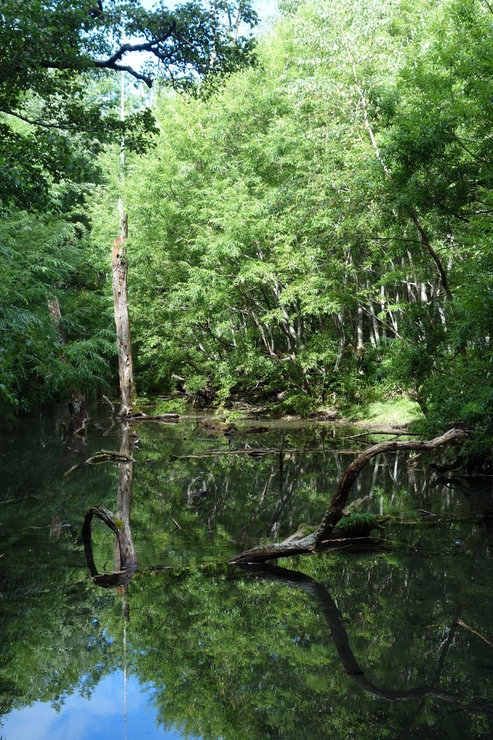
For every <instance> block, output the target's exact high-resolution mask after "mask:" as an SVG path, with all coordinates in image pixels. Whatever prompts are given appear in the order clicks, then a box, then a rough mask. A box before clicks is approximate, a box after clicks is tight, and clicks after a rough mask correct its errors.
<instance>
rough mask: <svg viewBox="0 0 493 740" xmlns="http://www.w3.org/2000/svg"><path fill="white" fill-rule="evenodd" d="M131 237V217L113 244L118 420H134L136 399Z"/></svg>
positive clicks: (123, 224)
mask: <svg viewBox="0 0 493 740" xmlns="http://www.w3.org/2000/svg"><path fill="white" fill-rule="evenodd" d="M127 236H128V215H127V214H125V216H124V217H123V218H122V231H121V236H119V237H118V238H117V239H115V241H114V242H113V247H112V253H113V300H114V309H115V326H116V333H117V346H118V370H119V375H120V393H121V406H120V411H119V413H118V416H122V417H127V416H132V409H133V404H134V399H135V388H134V375H133V364H132V343H131V340H130V317H129V311H128V295H127V258H126V250H125V241H126V239H127Z"/></svg>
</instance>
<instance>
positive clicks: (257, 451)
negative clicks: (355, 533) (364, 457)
mask: <svg viewBox="0 0 493 740" xmlns="http://www.w3.org/2000/svg"><path fill="white" fill-rule="evenodd" d="M329 451H330V452H337V453H338V454H339V455H354V450H310V449H307V448H306V449H305V448H304V447H293V448H289V449H286V450H285V449H282V448H281V449H279V447H277V448H275V447H242V448H238V449H231V448H229V447H228V448H225V449H223V450H209V451H208V452H204V453H203V454H201V455H170V457H169V459H170V460H201V459H203V458H205V457H218V456H220V455H248V456H249V457H264V456H265V455H281V454H282V455H317V454H320V455H322V454H324V453H325V454H327V452H329Z"/></svg>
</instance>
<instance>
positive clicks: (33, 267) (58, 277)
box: [0, 212, 115, 411]
mask: <svg viewBox="0 0 493 740" xmlns="http://www.w3.org/2000/svg"><path fill="white" fill-rule="evenodd" d="M81 229H82V227H81V225H80V224H70V223H68V222H67V221H64V220H62V219H60V218H57V217H46V218H41V217H35V216H31V215H29V214H26V213H23V212H15V213H11V214H9V217H8V218H6V219H4V220H3V221H2V222H0V244H1V250H0V264H1V270H2V283H1V285H0V337H1V339H0V403H1V405H2V408H3V410H4V411H5V410H6V409H7V410H8V409H9V408H11V409H12V408H16V409H19V410H28V409H30V408H32V406H33V405H34V404H35V403H39V402H49V401H55V400H58V399H61V398H67V397H69V396H70V392H71V391H80V392H85V393H89V394H90V393H95V392H97V391H98V390H99V389H100V388H101V387H107V385H108V381H109V377H110V373H111V369H110V367H109V362H108V361H109V359H110V358H111V357H112V356H113V355H114V354H115V350H114V343H113V335H112V333H111V332H110V331H108V329H107V328H106V326H107V325H106V324H105V321H104V315H105V313H106V309H105V306H104V301H102V300H101V298H100V297H99V296H98V294H97V291H95V290H94V288H95V287H96V286H94V285H91V283H90V281H91V278H92V273H91V270H90V269H89V268H90V261H89V260H88V259H87V258H88V254H87V253H86V252H85V251H84V250H85V249H87V242H85V241H84V240H82V239H81V238H80V236H79V235H80V233H81ZM87 288H90V289H91V292H87ZM58 306H59V308H60V311H61V315H60V314H59V313H58Z"/></svg>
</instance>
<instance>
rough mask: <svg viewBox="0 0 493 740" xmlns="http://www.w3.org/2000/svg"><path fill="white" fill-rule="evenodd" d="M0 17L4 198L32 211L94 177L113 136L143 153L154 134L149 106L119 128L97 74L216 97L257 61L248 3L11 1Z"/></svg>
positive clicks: (0, 195)
mask: <svg viewBox="0 0 493 740" xmlns="http://www.w3.org/2000/svg"><path fill="white" fill-rule="evenodd" d="M0 19H1V23H0V47H1V52H0V114H1V115H0V155H1V160H0V167H1V169H0V172H1V181H2V186H1V187H2V189H1V191H0V200H1V202H2V203H3V204H4V205H8V204H9V203H14V204H16V205H21V206H22V207H28V208H29V209H32V208H34V207H36V206H38V207H41V206H43V205H45V204H46V196H47V191H48V186H49V183H50V182H52V181H55V182H57V181H60V180H61V179H68V180H76V181H77V180H82V181H84V179H87V177H88V174H89V173H90V172H91V160H92V159H93V158H94V156H95V155H97V154H98V152H99V151H100V150H101V146H102V145H103V144H105V143H108V142H110V141H115V140H116V139H115V136H122V135H125V142H126V147H127V148H128V149H129V150H132V149H133V150H136V151H139V150H140V151H142V150H143V149H144V148H145V147H146V145H147V143H148V136H149V134H150V133H151V132H152V131H154V125H153V117H152V114H151V111H150V110H149V109H148V108H144V109H143V110H139V111H136V112H134V113H132V114H131V115H130V116H128V117H127V118H126V120H125V121H124V122H123V121H120V117H119V115H117V114H116V113H115V106H114V105H112V101H111V99H108V98H107V97H105V96H104V95H101V94H98V91H97V90H96V89H95V80H96V79H97V77H96V73H99V75H100V76H101V74H102V75H105V74H107V73H108V72H114V71H121V72H123V71H125V72H127V73H128V74H130V75H131V76H132V77H133V78H135V79H136V80H141V81H143V82H144V83H145V84H146V85H147V86H149V87H151V86H152V84H153V81H154V79H155V78H156V76H159V77H160V78H162V79H166V81H167V82H170V83H172V84H173V85H175V86H179V87H184V88H187V89H190V88H194V87H196V86H197V84H198V82H199V81H201V84H202V85H203V86H204V85H205V87H207V89H211V88H213V87H214V85H215V83H216V81H217V80H218V79H219V78H222V77H225V76H227V75H228V74H231V73H232V72H233V71H235V70H236V69H238V68H239V67H241V65H243V64H245V63H246V62H248V60H251V59H252V54H253V40H252V38H251V37H250V36H248V35H243V34H241V33H239V27H240V25H243V28H246V27H247V26H249V25H251V24H254V23H255V21H256V16H255V13H254V12H253V11H252V9H251V7H250V5H249V3H248V2H246V1H245V0H240V2H239V3H228V2H220V3H213V4H212V5H210V6H203V5H202V4H200V3H196V2H189V3H186V4H184V5H179V6H177V7H176V8H174V9H173V10H169V9H168V8H166V7H165V5H164V4H163V3H161V4H160V5H157V6H156V7H155V8H154V9H153V10H145V9H144V8H143V7H142V6H141V4H140V3H139V2H137V1H136V0H130V1H124V0H106V2H102V0H77V2H68V1H67V0H55V2H47V1H46V0H34V2H30V3H28V4H26V3H22V2H19V1H18V0H6V1H5V2H3V3H2V8H1V10H0ZM137 52H139V53H140V55H141V58H137V59H136V57H135V54H136V53H137ZM132 55H133V56H132Z"/></svg>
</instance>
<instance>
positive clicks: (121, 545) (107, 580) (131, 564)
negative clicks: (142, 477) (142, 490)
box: [82, 422, 137, 588]
mask: <svg viewBox="0 0 493 740" xmlns="http://www.w3.org/2000/svg"><path fill="white" fill-rule="evenodd" d="M120 429H121V442H120V452H121V453H124V454H126V455H128V456H129V457H131V451H132V440H131V428H130V424H129V423H128V422H123V423H122V424H121V425H120ZM118 467H119V479H118V500H117V513H116V516H115V515H113V514H112V512H111V511H108V509H105V508H104V507H102V506H93V507H92V508H91V509H89V511H88V512H87V513H86V516H85V518H84V524H83V527H82V539H83V541H84V549H85V553H86V562H87V566H88V568H89V571H90V573H91V575H92V576H93V577H94V580H95V582H96V583H97V584H98V585H100V586H103V587H104V588H111V587H114V586H116V587H120V588H121V587H125V586H127V584H128V583H129V582H130V580H131V579H132V577H133V575H134V573H135V570H136V568H137V555H136V552H135V547H134V544H133V539H132V530H131V526H130V513H131V508H132V482H133V463H130V462H120V463H118ZM93 516H96V517H97V518H98V519H101V520H102V521H103V522H104V523H105V524H106V525H107V526H108V527H109V528H110V529H111V530H112V531H113V532H114V533H115V547H114V565H115V572H114V573H108V574H106V573H105V574H102V575H100V574H99V573H98V570H97V568H96V564H95V561H94V556H93V552H92V540H91V522H92V518H93Z"/></svg>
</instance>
